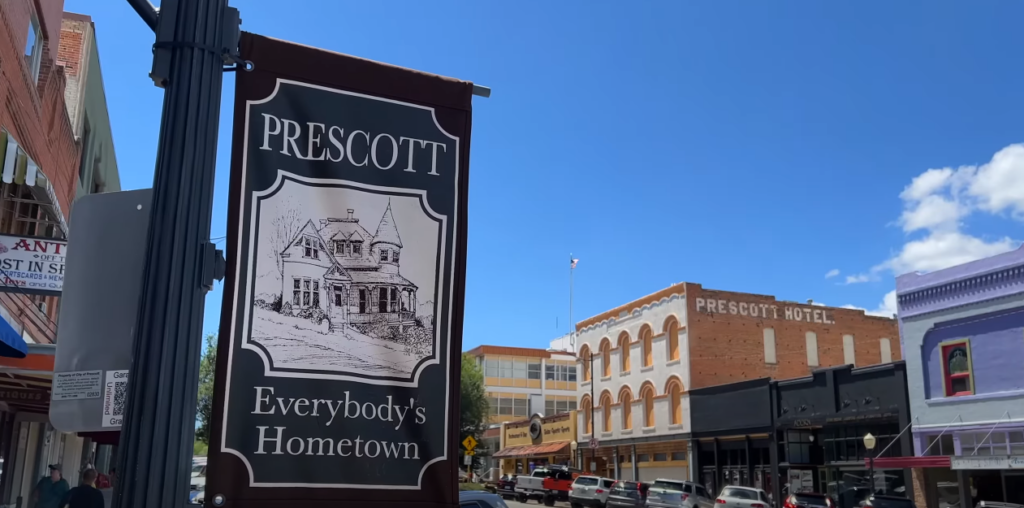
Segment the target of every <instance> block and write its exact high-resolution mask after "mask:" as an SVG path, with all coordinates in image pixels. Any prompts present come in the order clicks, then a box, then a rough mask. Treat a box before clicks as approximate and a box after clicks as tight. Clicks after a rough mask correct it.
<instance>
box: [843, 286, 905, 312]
mask: <svg viewBox="0 0 1024 508" xmlns="http://www.w3.org/2000/svg"><path fill="white" fill-rule="evenodd" d="M843 308H844V309H853V310H862V311H864V313H865V314H868V315H869V316H881V317H887V318H891V317H892V316H893V314H896V290H892V291H889V292H888V293H886V294H885V296H883V297H882V301H881V302H880V303H879V304H878V307H876V308H875V309H874V310H868V309H865V308H864V307H858V306H856V305H849V304H847V305H843Z"/></svg>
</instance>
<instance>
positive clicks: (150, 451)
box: [113, 0, 247, 508]
mask: <svg viewBox="0 0 1024 508" xmlns="http://www.w3.org/2000/svg"><path fill="white" fill-rule="evenodd" d="M128 2H129V4H130V5H131V6H132V7H133V8H134V9H135V10H136V12H138V13H139V14H140V16H141V17H142V18H143V20H144V21H145V22H146V24H147V25H149V26H150V27H151V28H153V30H154V31H155V32H156V43H155V44H154V45H153V67H152V71H151V73H150V77H152V78H153V82H154V83H155V84H156V85H157V86H158V87H161V88H164V90H165V92H164V104H163V116H162V118H161V120H160V139H159V145H158V149H157V158H156V168H155V172H154V178H153V202H152V209H151V210H150V219H149V220H150V222H149V234H148V238H147V249H146V252H147V254H146V262H145V269H144V272H143V277H144V281H143V289H142V294H141V296H140V307H139V315H138V319H137V321H136V326H135V340H134V348H133V351H132V365H131V369H130V371H129V385H128V393H127V407H126V412H125V418H124V421H123V424H122V426H121V441H120V446H119V450H118V455H119V461H118V464H117V467H118V473H119V475H118V476H119V481H118V482H117V485H116V488H115V494H114V502H113V506H114V507H115V508H180V507H182V506H183V505H184V504H185V503H186V502H187V500H188V499H187V497H188V492H189V477H190V474H189V473H190V470H191V463H190V460H189V459H190V457H191V456H192V448H193V439H194V434H195V418H196V396H197V389H198V379H199V355H200V351H201V347H202V321H203V304H204V300H205V298H206V292H207V291H208V290H209V289H211V288H212V287H213V280H214V279H215V278H218V275H219V274H221V273H222V272H223V257H222V256H221V255H220V254H219V252H218V251H216V250H215V249H214V246H213V244H212V243H211V242H210V218H211V214H212V208H213V181H214V165H215V158H216V151H217V129H218V124H219V115H220V100H221V84H222V79H223V72H224V70H225V68H224V64H225V62H226V61H232V62H236V63H238V67H242V68H244V67H245V66H246V65H247V64H246V63H242V62H240V61H239V60H238V58H237V48H238V35H239V32H238V26H239V23H240V21H239V17H238V11H237V10H236V9H233V8H230V7H228V5H227V0H162V1H161V7H160V9H159V10H157V9H155V8H154V7H153V6H152V5H151V4H149V2H148V1H147V0H128Z"/></svg>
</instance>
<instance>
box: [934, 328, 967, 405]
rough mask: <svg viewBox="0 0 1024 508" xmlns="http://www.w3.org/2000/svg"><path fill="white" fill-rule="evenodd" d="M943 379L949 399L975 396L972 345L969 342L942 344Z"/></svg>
mask: <svg viewBox="0 0 1024 508" xmlns="http://www.w3.org/2000/svg"><path fill="white" fill-rule="evenodd" d="M941 351H942V377H943V381H944V382H945V383H944V384H945V389H946V396H947V397H960V396H963V395H973V394H974V374H973V372H972V368H971V343H970V342H968V341H967V340H959V341H955V342H947V343H944V344H942V348H941Z"/></svg>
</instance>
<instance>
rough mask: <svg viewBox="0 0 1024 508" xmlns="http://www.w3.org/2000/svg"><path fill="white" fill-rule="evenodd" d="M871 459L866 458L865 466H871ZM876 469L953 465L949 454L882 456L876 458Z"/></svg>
mask: <svg viewBox="0 0 1024 508" xmlns="http://www.w3.org/2000/svg"><path fill="white" fill-rule="evenodd" d="M870 462H871V461H870V460H868V459H864V467H871V466H870ZM874 463H875V469H899V468H904V467H952V466H953V463H952V461H951V460H950V459H949V457H948V456H929V457H880V458H877V459H875V460H874Z"/></svg>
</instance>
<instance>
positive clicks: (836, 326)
mask: <svg viewBox="0 0 1024 508" xmlns="http://www.w3.org/2000/svg"><path fill="white" fill-rule="evenodd" d="M576 332H577V337H578V338H577V345H578V349H579V354H578V362H579V365H580V369H579V390H578V394H577V395H578V397H579V399H578V400H579V404H578V407H579V411H578V413H577V418H578V428H579V438H578V441H579V450H580V452H581V453H579V454H578V460H579V465H580V466H581V467H582V468H584V469H587V470H592V471H595V472H596V473H598V474H602V475H607V476H609V477H612V478H619V479H625V480H633V479H638V480H642V481H650V480H653V479H655V478H675V479H693V478H695V477H696V475H695V474H694V473H693V471H691V468H690V465H691V463H692V462H693V461H691V456H692V455H693V454H694V453H696V452H697V451H698V450H697V449H701V450H702V449H704V448H714V447H715V445H716V444H720V443H715V442H714V438H710V439H701V438H700V437H699V436H692V435H691V433H690V432H691V421H690V410H689V396H688V391H689V390H692V389H695V388H703V387H708V386H716V385H721V384H726V383H732V382H735V381H741V380H747V379H758V378H766V377H770V378H774V379H787V378H796V377H801V376H808V375H809V374H810V373H811V372H812V371H813V370H815V369H818V368H821V367H830V366H838V365H845V364H851V365H855V366H858V367H860V366H866V365H874V364H879V363H887V362H891V361H894V360H898V359H900V348H899V332H898V329H897V324H896V321H895V320H894V319H890V318H885V317H875V316H869V315H866V314H865V313H864V311H862V310H852V309H843V308H834V307H825V306H820V305H815V304H814V303H813V302H811V301H808V302H807V303H797V302H786V301H779V300H776V299H775V297H773V296H766V295H756V294H748V293H734V292H726V291H712V290H707V289H704V288H703V287H701V285H700V284H694V283H689V282H683V283H679V284H676V285H673V286H671V287H669V288H666V289H663V290H661V291H658V292H657V293H654V294H651V295H648V296H645V297H643V298H640V299H638V300H634V301H632V302H629V303H626V304H624V305H621V306H619V307H616V308H614V309H611V310H608V311H606V312H603V313H601V314H599V315H597V316H594V317H592V318H589V319H586V320H584V321H581V322H579V323H577V324H576ZM591 394H593V395H591ZM592 397H593V398H592ZM736 410H737V411H742V410H743V409H742V408H736ZM591 415H593V419H592V417H591ZM748 439H755V440H758V439H764V440H769V439H770V436H769V435H768V434H765V435H764V436H749V437H748ZM703 441H711V442H710V443H704V442H703ZM592 444H596V445H597V447H596V449H592V448H591V445H592ZM736 444H737V445H738V446H739V447H740V448H742V447H743V446H742V443H736ZM727 445H729V444H728V443H726V444H723V445H722V447H726V448H727V447H728V446H727Z"/></svg>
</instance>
